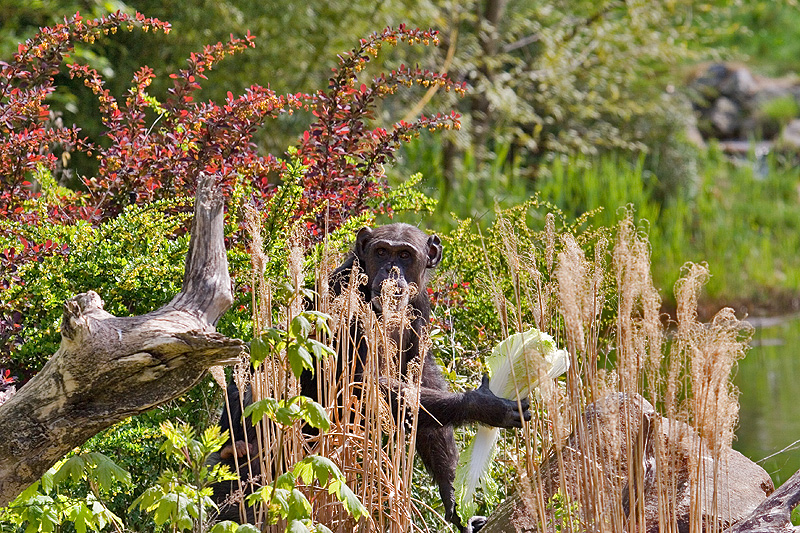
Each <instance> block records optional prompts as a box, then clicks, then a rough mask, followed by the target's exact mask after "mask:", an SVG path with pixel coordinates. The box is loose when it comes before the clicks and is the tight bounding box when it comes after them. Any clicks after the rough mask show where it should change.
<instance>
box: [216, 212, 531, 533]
mask: <svg viewBox="0 0 800 533" xmlns="http://www.w3.org/2000/svg"><path fill="white" fill-rule="evenodd" d="M441 257H442V245H441V241H440V240H439V238H438V237H437V236H436V235H431V236H429V235H427V234H426V233H425V232H423V231H422V230H420V229H418V228H416V227H414V226H410V225H408V224H390V225H387V226H381V227H378V228H375V229H370V228H362V229H361V230H360V231H359V232H358V235H357V237H356V243H355V246H354V250H353V252H352V253H350V254H349V255H348V257H347V258H346V259H345V261H344V263H342V265H341V266H339V268H337V269H336V270H335V271H334V272H333V273H332V275H331V288H332V290H333V292H334V293H335V294H336V295H339V294H341V293H342V291H343V290H344V289H345V288H346V287H347V286H348V284H349V282H350V276H351V275H352V272H353V267H354V265H355V264H356V261H357V264H358V268H360V269H361V270H363V272H364V273H366V275H367V278H368V281H367V283H366V285H362V286H360V287H359V290H360V291H361V294H362V296H363V298H364V300H365V301H366V302H370V303H371V304H372V307H373V310H374V311H375V312H376V313H377V314H378V315H380V314H381V310H382V306H381V302H380V297H381V287H382V284H383V282H384V281H385V280H387V279H390V278H392V279H393V280H394V281H395V282H396V283H397V286H398V289H400V290H401V291H404V289H407V288H408V286H409V285H410V284H412V283H413V284H414V285H415V286H416V291H415V292H414V294H413V296H411V297H410V298H409V299H408V305H410V306H411V308H412V309H411V311H412V316H413V320H412V321H411V324H410V331H408V332H404V334H403V335H402V339H403V342H402V347H401V349H400V352H399V357H400V361H399V363H400V364H399V365H398V368H400V372H401V374H402V376H401V377H402V378H406V377H407V368H408V364H409V363H410V362H412V361H414V360H415V359H418V358H419V356H420V339H422V337H423V335H424V334H425V331H426V328H427V326H428V323H429V322H430V314H431V306H430V300H429V298H428V293H427V291H426V287H427V283H428V274H429V272H430V271H431V270H432V269H434V268H436V266H437V265H438V264H439V261H440V260H441ZM404 294H405V295H407V294H408V292H407V291H404ZM398 297H401V295H400V294H398ZM353 328H354V331H353V332H352V333H353V337H352V338H354V339H355V343H354V345H355V346H350V347H348V348H347V349H345V350H342V347H340V357H339V364H340V365H342V364H345V363H348V364H350V363H353V362H355V376H354V378H355V379H356V380H357V381H360V380H361V377H360V374H361V371H362V368H363V362H364V360H365V358H366V355H367V346H366V342H364V340H365V339H364V335H363V333H362V332H360V330H359V329H358V325H354V326H353ZM354 357H355V358H356V359H355V361H353V358H354ZM425 358H426V359H425V362H424V365H423V372H422V383H421V389H420V404H421V408H420V410H419V420H418V425H417V441H416V442H417V447H416V451H417V454H418V455H419V456H420V459H422V462H423V464H424V465H425V467H426V468H427V469H428V471H429V472H430V473H431V476H432V477H433V480H434V481H435V482H436V484H437V485H438V487H439V494H440V496H441V498H442V503H443V504H444V508H445V517H446V518H447V519H448V520H449V521H450V522H452V523H453V524H455V525H456V526H457V527H458V528H459V530H460V531H473V532H475V531H477V530H478V529H480V527H482V526H483V524H484V522H485V519H484V518H483V517H473V518H472V519H470V521H469V523H468V524H467V526H464V525H463V524H462V523H461V520H460V519H459V516H458V514H457V513H456V503H455V494H454V490H453V482H454V480H455V471H456V466H457V464H458V449H457V448H456V441H455V436H454V432H453V428H454V427H455V426H458V425H461V424H465V423H469V422H479V423H482V424H486V425H489V426H495V427H504V428H512V427H521V426H522V420H523V419H525V420H529V419H530V416H531V415H530V412H529V411H528V401H527V400H523V401H521V402H520V403H519V404H518V403H517V402H514V401H509V400H505V399H502V398H498V397H497V396H495V395H494V394H493V393H492V392H491V391H490V390H489V382H488V379H487V378H486V377H484V379H483V382H482V383H481V386H480V387H479V388H477V389H475V390H470V391H466V392H463V393H457V392H450V391H449V390H448V386H447V382H446V381H445V379H444V376H443V375H442V371H441V369H440V368H439V366H438V365H437V364H436V361H435V360H434V358H433V355H432V354H431V353H430V352H428V353H426V355H425ZM343 359H347V361H343ZM339 371H340V372H341V367H340V369H339ZM380 381H381V383H382V384H383V385H384V387H385V388H386V393H387V396H388V397H389V398H390V400H391V401H392V403H395V402H396V401H397V395H398V394H402V390H403V388H404V386H405V384H404V382H403V381H397V380H395V379H392V378H390V377H381V378H380ZM301 385H302V392H303V394H304V395H306V396H309V397H311V398H314V399H317V397H318V394H317V390H318V389H317V382H316V378H315V376H313V375H312V374H311V373H304V374H303V376H302V379H301ZM228 391H229V395H230V396H231V403H232V404H233V403H234V402H233V396H234V395H238V390H237V389H236V386H235V385H234V384H231V385H230V386H229V387H228ZM239 411H240V409H239V408H238V401H236V402H235V409H234V405H232V409H231V414H232V415H234V428H233V429H234V435H236V439H237V441H239V440H242V439H243V437H241V435H244V428H243V426H242V423H241V418H240V416H241V413H240V412H239ZM393 411H394V412H397V409H396V407H395V408H394V409H393ZM220 425H222V426H223V429H226V428H227V427H228V419H227V413H226V412H223V415H222V420H221V424H220ZM245 426H248V436H249V431H250V429H249V428H250V427H252V426H251V425H250V424H248V423H247V422H245ZM226 448H228V449H229V450H231V449H235V447H234V446H233V445H232V444H231V442H230V440H229V442H228V443H226V445H225V446H224V447H223V450H225V449H226ZM229 464H231V469H232V470H235V468H234V467H233V464H232V459H231V460H230V462H229ZM240 476H242V479H246V478H245V477H244V476H243V473H242V469H240ZM216 492H217V491H216V490H215V495H216ZM233 510H234V511H235V508H234V509H233ZM234 519H235V518H234Z"/></svg>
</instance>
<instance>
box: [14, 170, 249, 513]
mask: <svg viewBox="0 0 800 533" xmlns="http://www.w3.org/2000/svg"><path fill="white" fill-rule="evenodd" d="M223 208H224V200H223V197H222V194H221V193H220V192H219V190H218V189H217V187H216V185H215V181H214V179H213V177H212V176H202V177H201V179H200V181H199V183H198V187H197V198H196V199H195V208H194V219H193V221H192V230H191V241H190V244H189V252H188V255H187V257H186V270H185V273H184V278H183V287H182V290H181V292H180V293H178V294H177V295H176V296H175V297H174V298H173V299H172V301H170V302H169V303H168V304H166V305H165V306H164V307H162V308H160V309H158V310H157V311H153V312H151V313H148V314H146V315H142V316H135V317H124V318H118V317H115V316H113V315H111V314H109V313H107V312H106V311H104V310H103V302H102V300H101V299H100V296H98V295H97V293H95V292H91V291H90V292H87V293H84V294H79V295H78V296H76V297H74V298H72V299H71V300H69V301H67V302H66V305H65V306H64V307H65V309H64V317H63V321H62V326H61V336H62V340H61V347H60V348H59V350H58V351H57V352H56V353H55V354H54V355H53V356H52V357H51V358H50V360H49V361H48V362H47V364H46V365H45V366H44V368H43V369H42V370H41V371H40V372H39V373H38V374H37V375H36V376H35V377H34V378H33V379H31V381H30V382H28V383H27V384H26V385H25V386H24V387H22V388H21V389H20V390H19V392H17V393H16V394H15V395H14V396H12V397H11V398H10V399H9V400H7V401H6V402H5V403H4V404H2V405H0V427H1V428H4V432H5V435H3V437H2V438H0V507H3V506H5V505H6V504H8V502H10V501H11V500H12V499H14V498H15V497H16V496H17V495H18V494H19V493H21V492H22V491H23V490H24V489H25V488H26V487H28V486H29V485H30V484H31V483H33V482H35V481H36V480H38V479H39V478H40V477H41V476H42V474H44V473H45V472H46V471H47V469H48V468H50V467H51V466H52V465H53V464H54V463H55V462H56V461H57V460H59V459H60V458H61V457H63V456H64V455H66V454H67V453H68V452H69V451H70V450H72V449H73V448H74V447H76V446H79V445H81V444H83V443H84V442H86V440H88V439H89V438H90V437H92V436H93V435H95V434H97V433H98V432H100V431H101V430H103V429H105V428H108V427H110V426H112V425H113V424H115V423H117V422H119V421H121V420H124V419H125V418H127V417H129V416H131V415H135V414H138V413H142V412H144V411H147V410H148V409H151V408H153V407H155V406H158V405H160V404H162V403H164V402H167V401H169V400H171V399H173V398H176V397H178V396H180V395H181V394H182V393H184V392H185V391H186V390H188V389H189V388H191V387H192V386H193V385H195V384H197V383H198V382H199V381H200V380H201V378H202V377H203V376H204V375H205V373H206V371H207V370H208V368H209V367H211V366H214V365H218V364H225V363H231V362H233V361H235V360H236V359H237V358H238V356H239V355H240V354H241V353H242V351H243V350H244V349H245V346H244V343H243V342H242V341H240V340H236V339H229V338H226V337H224V336H222V335H219V334H218V333H216V331H215V327H214V326H215V324H216V322H217V320H218V319H219V317H220V316H221V315H222V314H223V313H224V312H225V311H226V310H227V309H228V307H230V305H231V303H232V302H233V294H232V288H231V279H230V276H229V273H228V261H227V257H226V253H225V243H224V228H223V220H224V211H223Z"/></svg>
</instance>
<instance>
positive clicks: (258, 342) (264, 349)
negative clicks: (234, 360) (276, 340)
mask: <svg viewBox="0 0 800 533" xmlns="http://www.w3.org/2000/svg"><path fill="white" fill-rule="evenodd" d="M268 355H269V346H267V343H266V342H264V340H263V339H262V338H261V337H256V338H255V339H253V340H252V341H251V342H250V361H251V362H252V363H253V366H258V365H260V364H261V363H263V362H264V361H265V360H266V359H267V356H268Z"/></svg>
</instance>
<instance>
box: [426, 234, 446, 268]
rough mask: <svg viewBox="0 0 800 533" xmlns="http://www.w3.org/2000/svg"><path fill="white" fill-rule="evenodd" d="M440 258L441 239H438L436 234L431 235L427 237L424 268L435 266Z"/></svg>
mask: <svg viewBox="0 0 800 533" xmlns="http://www.w3.org/2000/svg"><path fill="white" fill-rule="evenodd" d="M441 260H442V241H440V240H439V236H438V235H431V236H430V237H428V264H427V265H425V266H426V268H436V265H438V264H439V261H441Z"/></svg>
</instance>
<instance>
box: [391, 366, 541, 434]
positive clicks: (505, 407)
mask: <svg viewBox="0 0 800 533" xmlns="http://www.w3.org/2000/svg"><path fill="white" fill-rule="evenodd" d="M436 371H437V372H439V369H438V367H437V368H436ZM426 373H427V370H426ZM424 381H425V380H424V379H423V386H422V387H420V390H419V395H420V398H419V400H420V407H419V424H420V426H431V425H435V426H458V425H462V424H467V423H469V422H479V423H481V424H486V425H487V426H493V427H501V428H515V427H516V428H518V427H522V421H523V420H530V418H531V413H530V411H529V410H528V406H529V404H528V399H527V398H526V399H523V400H520V402H519V404H518V403H517V402H516V401H513V400H506V399H505V398H499V397H497V396H495V395H494V393H492V391H490V390H489V378H488V377H486V376H484V378H483V382H482V383H481V386H480V387H479V388H477V389H475V390H470V391H466V392H450V391H448V390H442V389H439V388H433V387H427V386H425V383H424ZM381 383H382V384H383V385H384V386H385V387H386V388H387V389H388V391H389V396H390V398H391V403H392V405H393V407H394V406H396V405H397V401H396V398H397V395H398V394H401V395H402V394H403V393H404V392H406V391H408V390H409V389H408V385H406V384H405V383H402V382H400V381H397V380H390V379H388V378H381Z"/></svg>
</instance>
